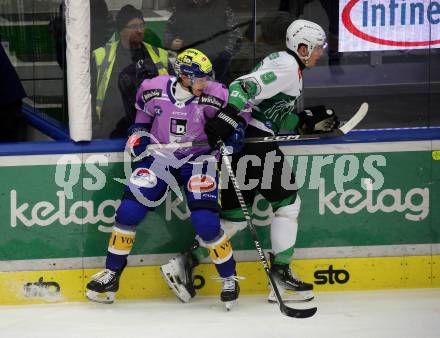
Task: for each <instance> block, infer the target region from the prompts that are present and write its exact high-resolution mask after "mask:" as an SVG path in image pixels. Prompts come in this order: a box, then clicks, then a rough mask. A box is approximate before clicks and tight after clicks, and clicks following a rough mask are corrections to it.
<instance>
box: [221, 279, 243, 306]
mask: <svg viewBox="0 0 440 338" xmlns="http://www.w3.org/2000/svg"><path fill="white" fill-rule="evenodd" d="M239 279H241V278H240V277H237V276H236V275H235V274H234V275H232V276H230V277H226V278H220V280H221V281H222V283H223V286H222V292H221V293H220V300H221V301H222V302H223V303H224V304H225V306H226V310H228V311H229V310H230V309H231V308H232V307H233V306H234V305H235V303H236V302H237V298H238V295H239V294H240V286H239V285H238V280H239Z"/></svg>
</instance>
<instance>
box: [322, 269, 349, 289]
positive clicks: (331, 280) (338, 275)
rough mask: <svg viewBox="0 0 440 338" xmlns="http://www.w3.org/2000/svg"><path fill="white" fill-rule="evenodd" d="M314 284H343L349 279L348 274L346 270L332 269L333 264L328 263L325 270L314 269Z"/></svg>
mask: <svg viewBox="0 0 440 338" xmlns="http://www.w3.org/2000/svg"><path fill="white" fill-rule="evenodd" d="M314 277H315V281H314V282H315V284H319V285H322V284H327V283H328V284H335V283H338V284H345V283H347V282H348V281H349V279H350V274H349V273H348V271H347V270H343V269H339V270H336V269H333V265H329V267H328V269H327V270H316V271H315V273H314Z"/></svg>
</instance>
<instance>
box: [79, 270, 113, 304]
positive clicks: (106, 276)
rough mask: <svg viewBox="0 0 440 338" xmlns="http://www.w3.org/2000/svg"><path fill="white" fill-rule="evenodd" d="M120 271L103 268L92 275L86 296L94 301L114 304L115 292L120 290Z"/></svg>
mask: <svg viewBox="0 0 440 338" xmlns="http://www.w3.org/2000/svg"><path fill="white" fill-rule="evenodd" d="M120 276H121V272H120V271H113V270H110V269H105V270H102V271H100V272H98V273H96V274H94V275H93V276H92V280H91V281H90V282H89V283H87V286H86V289H87V291H86V297H87V298H88V299H89V300H91V301H92V302H97V303H104V304H112V303H113V302H114V301H115V294H116V292H117V291H118V290H119V278H120Z"/></svg>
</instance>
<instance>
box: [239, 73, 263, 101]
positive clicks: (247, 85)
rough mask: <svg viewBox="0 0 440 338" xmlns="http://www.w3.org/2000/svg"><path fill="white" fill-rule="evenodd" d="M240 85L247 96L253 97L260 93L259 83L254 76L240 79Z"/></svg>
mask: <svg viewBox="0 0 440 338" xmlns="http://www.w3.org/2000/svg"><path fill="white" fill-rule="evenodd" d="M240 86H241V88H242V89H243V91H244V92H245V93H247V94H248V96H249V97H255V96H258V95H260V93H261V86H260V83H259V82H258V81H257V79H256V78H254V77H247V78H245V79H243V80H242V81H240Z"/></svg>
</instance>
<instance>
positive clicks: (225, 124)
mask: <svg viewBox="0 0 440 338" xmlns="http://www.w3.org/2000/svg"><path fill="white" fill-rule="evenodd" d="M239 123H243V124H244V125H246V123H245V121H244V120H243V118H242V117H240V116H238V110H237V109H236V108H235V107H234V106H232V105H229V104H228V105H227V106H226V107H225V108H224V109H222V110H220V111H219V113H218V114H217V116H216V117H214V118H212V119H208V120H207V121H206V124H205V133H206V135H207V136H208V143H209V146H210V147H211V148H215V146H216V145H217V142H218V140H222V141H226V140H227V139H228V138H229V137H230V136H231V135H232V133H234V131H235V130H236V129H237V128H238V126H239Z"/></svg>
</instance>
